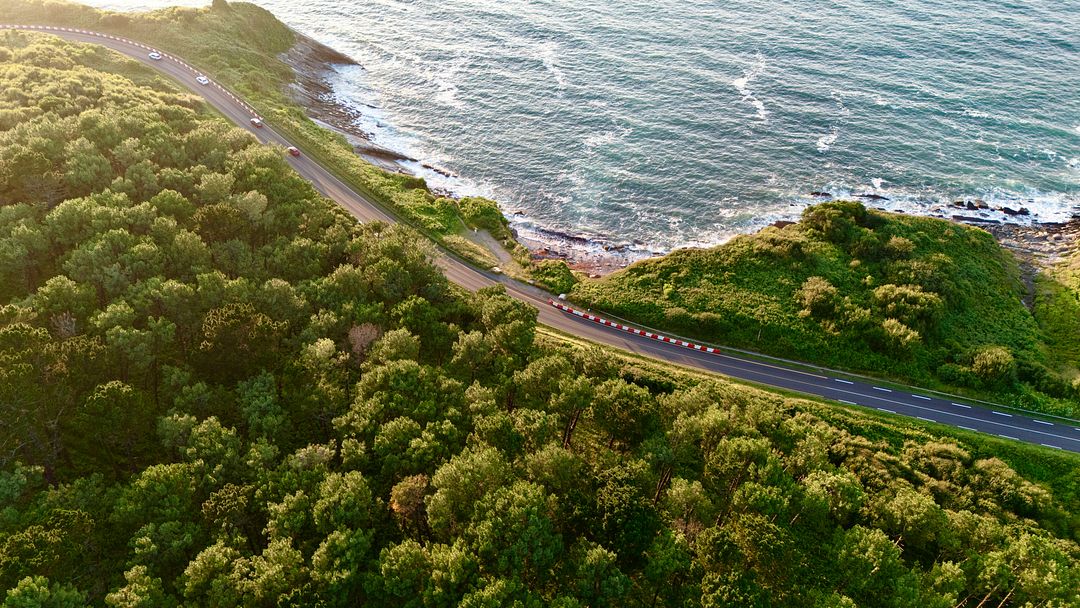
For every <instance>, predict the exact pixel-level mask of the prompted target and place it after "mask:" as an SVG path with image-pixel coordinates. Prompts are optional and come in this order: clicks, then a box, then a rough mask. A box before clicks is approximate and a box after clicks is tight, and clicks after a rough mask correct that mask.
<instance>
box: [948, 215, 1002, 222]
mask: <svg viewBox="0 0 1080 608" xmlns="http://www.w3.org/2000/svg"><path fill="white" fill-rule="evenodd" d="M952 219H953V220H955V221H957V222H964V223H966V224H1000V223H1001V221H999V220H988V219H986V218H983V217H972V216H969V215H954V216H952Z"/></svg>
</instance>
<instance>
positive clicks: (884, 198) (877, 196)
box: [855, 194, 889, 201]
mask: <svg viewBox="0 0 1080 608" xmlns="http://www.w3.org/2000/svg"><path fill="white" fill-rule="evenodd" d="M855 197H856V198H865V199H866V200H869V201H887V200H889V197H887V196H881V195H880V194H856V195H855Z"/></svg>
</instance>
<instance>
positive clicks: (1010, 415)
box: [990, 410, 1013, 418]
mask: <svg viewBox="0 0 1080 608" xmlns="http://www.w3.org/2000/svg"><path fill="white" fill-rule="evenodd" d="M990 411H991V412H994V413H995V414H997V415H998V416H1005V417H1006V418H1012V417H1013V415H1012V414H1006V413H1005V412H999V411H997V410H990Z"/></svg>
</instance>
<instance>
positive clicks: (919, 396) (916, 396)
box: [911, 393, 933, 401]
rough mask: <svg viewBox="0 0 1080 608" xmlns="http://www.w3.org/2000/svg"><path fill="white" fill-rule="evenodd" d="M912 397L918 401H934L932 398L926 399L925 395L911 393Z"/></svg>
mask: <svg viewBox="0 0 1080 608" xmlns="http://www.w3.org/2000/svg"><path fill="white" fill-rule="evenodd" d="M911 396H912V397H915V398H916V399H924V400H926V401H933V399H931V398H930V397H925V396H923V395H916V394H915V393H911Z"/></svg>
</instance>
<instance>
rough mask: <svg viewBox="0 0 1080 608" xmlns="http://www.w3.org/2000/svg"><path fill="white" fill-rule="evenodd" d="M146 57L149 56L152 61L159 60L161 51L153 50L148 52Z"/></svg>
mask: <svg viewBox="0 0 1080 608" xmlns="http://www.w3.org/2000/svg"><path fill="white" fill-rule="evenodd" d="M147 57H149V58H150V59H153V60H154V61H161V58H162V57H163V55H162V54H161V53H159V52H157V51H154V52H152V53H150V54H149V55H147Z"/></svg>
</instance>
